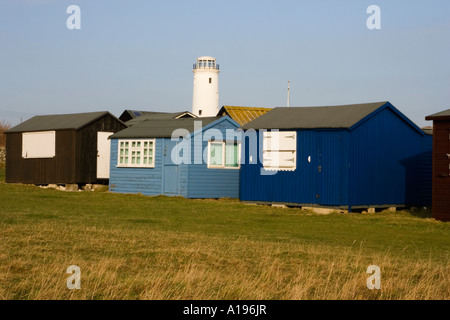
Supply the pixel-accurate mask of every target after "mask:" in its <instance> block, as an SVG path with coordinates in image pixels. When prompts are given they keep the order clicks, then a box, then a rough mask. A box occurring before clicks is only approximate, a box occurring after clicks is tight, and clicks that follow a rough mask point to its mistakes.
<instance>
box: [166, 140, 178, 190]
mask: <svg viewBox="0 0 450 320" xmlns="http://www.w3.org/2000/svg"><path fill="white" fill-rule="evenodd" d="M176 144H177V142H176V141H170V140H169V139H165V140H164V170H163V174H164V176H163V181H164V183H163V193H164V194H167V195H178V194H179V192H178V169H179V168H178V165H176V164H175V163H174V162H173V161H172V150H173V148H174V147H175V145H176Z"/></svg>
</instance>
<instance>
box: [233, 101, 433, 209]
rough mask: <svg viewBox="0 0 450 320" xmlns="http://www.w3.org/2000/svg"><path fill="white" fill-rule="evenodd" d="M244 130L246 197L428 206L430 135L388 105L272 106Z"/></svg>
mask: <svg viewBox="0 0 450 320" xmlns="http://www.w3.org/2000/svg"><path fill="white" fill-rule="evenodd" d="M242 128H243V129H244V130H245V135H244V136H243V137H242V151H243V155H242V158H243V159H244V161H243V164H242V165H241V184H240V198H241V200H243V201H252V202H268V203H271V202H281V203H285V204H293V205H300V206H311V207H332V208H339V209H348V210H349V211H351V210H352V208H353V209H363V208H364V209H365V208H387V207H405V206H427V205H429V204H430V203H431V145H432V138H431V136H430V135H427V134H425V133H424V132H423V131H422V130H421V129H420V128H419V127H417V125H415V124H414V123H413V122H411V120H409V119H408V118H407V117H405V116H404V115H403V114H402V113H401V112H400V111H399V110H397V109H396V108H395V107H394V106H393V105H392V104H391V103H389V102H376V103H366V104H357V105H343V106H326V107H297V108H293V107H291V108H275V109H274V110H272V111H270V112H268V113H266V114H264V115H262V116H261V117H259V118H257V119H255V120H254V121H252V122H250V123H248V124H246V125H244V126H243V127H242ZM252 129H254V130H252ZM255 137H256V138H255ZM252 140H253V142H250V143H249V141H252ZM253 146H256V148H253ZM255 150H257V152H255Z"/></svg>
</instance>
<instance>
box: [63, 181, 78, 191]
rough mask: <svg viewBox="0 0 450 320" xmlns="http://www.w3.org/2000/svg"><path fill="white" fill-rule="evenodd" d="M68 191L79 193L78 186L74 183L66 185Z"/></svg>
mask: <svg viewBox="0 0 450 320" xmlns="http://www.w3.org/2000/svg"><path fill="white" fill-rule="evenodd" d="M66 191H70V192H73V191H78V184H76V183H73V184H66Z"/></svg>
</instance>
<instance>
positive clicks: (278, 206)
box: [272, 203, 287, 208]
mask: <svg viewBox="0 0 450 320" xmlns="http://www.w3.org/2000/svg"><path fill="white" fill-rule="evenodd" d="M272 207H275V208H287V206H285V205H284V204H274V203H273V204H272Z"/></svg>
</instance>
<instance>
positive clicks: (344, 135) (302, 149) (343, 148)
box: [240, 130, 348, 206]
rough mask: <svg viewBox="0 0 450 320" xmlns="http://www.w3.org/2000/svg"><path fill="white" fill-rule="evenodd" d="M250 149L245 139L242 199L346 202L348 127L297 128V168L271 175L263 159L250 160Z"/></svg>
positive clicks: (326, 203)
mask: <svg viewBox="0 0 450 320" xmlns="http://www.w3.org/2000/svg"><path fill="white" fill-rule="evenodd" d="M259 146H260V141H258V148H259ZM243 150H244V148H243ZM249 150H250V148H249V143H248V142H247V141H246V145H245V155H243V156H245V159H246V163H245V164H244V165H243V166H242V168H241V190H240V197H241V200H243V201H264V202H283V203H296V204H304V205H330V206H342V205H345V204H346V201H347V198H346V195H347V192H346V191H347V189H348V187H347V186H348V180H347V169H346V168H347V166H346V165H345V164H346V163H348V158H347V155H348V132H347V131H346V130H298V131H297V167H296V170H295V171H279V172H277V173H276V174H275V175H270V173H271V172H270V171H265V170H264V169H262V164H261V162H260V161H259V162H258V163H257V164H249ZM261 170H263V171H261ZM261 173H263V174H261Z"/></svg>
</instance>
